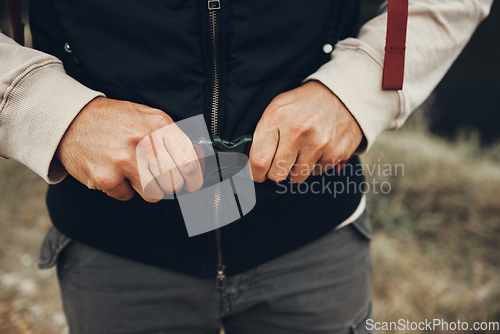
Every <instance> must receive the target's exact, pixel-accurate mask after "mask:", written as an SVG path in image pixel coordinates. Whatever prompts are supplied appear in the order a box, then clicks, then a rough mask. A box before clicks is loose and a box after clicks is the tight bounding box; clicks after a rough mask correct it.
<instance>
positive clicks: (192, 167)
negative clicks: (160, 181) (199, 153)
mask: <svg viewBox="0 0 500 334" xmlns="http://www.w3.org/2000/svg"><path fill="white" fill-rule="evenodd" d="M198 167H199V164H198V161H197V160H194V159H191V158H190V159H186V160H185V161H184V163H183V164H182V165H181V166H180V168H179V169H180V172H181V173H182V174H183V175H193V174H196V172H197V171H198V169H199V168H198Z"/></svg>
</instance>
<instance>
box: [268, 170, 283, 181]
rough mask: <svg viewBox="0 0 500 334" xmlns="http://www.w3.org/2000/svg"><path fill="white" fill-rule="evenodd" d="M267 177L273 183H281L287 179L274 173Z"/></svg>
mask: <svg viewBox="0 0 500 334" xmlns="http://www.w3.org/2000/svg"><path fill="white" fill-rule="evenodd" d="M267 177H268V178H269V179H270V180H272V181H275V182H281V181H284V180H285V179H286V177H287V175H284V174H281V173H276V172H270V173H268V175H267Z"/></svg>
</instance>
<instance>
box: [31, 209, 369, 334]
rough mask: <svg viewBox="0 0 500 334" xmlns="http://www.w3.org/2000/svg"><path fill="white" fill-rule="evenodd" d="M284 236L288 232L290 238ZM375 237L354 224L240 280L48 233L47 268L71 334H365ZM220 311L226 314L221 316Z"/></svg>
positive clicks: (361, 222) (43, 261) (363, 224)
mask: <svg viewBox="0 0 500 334" xmlns="http://www.w3.org/2000/svg"><path fill="white" fill-rule="evenodd" d="M283 237H284V238H285V237H286V235H284V236H283ZM370 237H371V233H370V226H369V221H368V218H367V215H366V212H365V213H364V214H363V216H362V217H361V218H359V219H358V221H356V222H355V223H354V224H351V225H348V226H346V227H343V228H341V229H339V230H337V231H332V232H330V233H328V234H327V235H325V236H323V237H322V238H320V239H319V240H317V241H314V242H312V243H310V244H308V245H306V246H304V247H302V248H300V249H297V250H295V251H293V252H291V253H288V254H286V255H284V256H281V257H279V258H276V259H274V260H272V261H270V262H267V263H265V264H263V265H261V266H259V267H257V268H255V269H252V270H250V271H248V272H245V273H242V274H240V275H237V276H234V277H229V278H228V279H227V282H226V285H225V288H224V290H223V291H222V293H221V294H219V293H218V292H217V291H216V288H215V279H213V280H212V279H208V280H207V279H199V278H196V277H192V276H189V275H185V274H182V273H178V272H174V271H170V270H165V269H161V268H157V267H153V266H149V265H146V264H142V263H138V262H134V261H130V260H127V259H123V258H120V257H116V256H113V255H110V254H107V253H104V252H101V251H99V250H96V249H94V248H91V247H89V246H86V245H84V244H82V243H79V242H75V241H71V240H69V239H67V238H66V237H64V236H62V235H61V234H60V233H58V232H57V231H55V232H54V231H52V232H51V231H49V233H48V235H47V237H46V240H45V241H44V244H43V246H42V252H41V257H40V266H41V267H50V266H51V265H53V264H54V263H55V262H57V271H58V277H59V283H60V288H61V292H62V299H63V307H64V312H65V314H66V317H67V321H68V325H69V328H70V333H71V334H101V333H102V334H113V333H134V334H135V333H176V334H191V333H192V334H202V333H211V334H215V333H219V323H220V319H221V318H222V321H223V324H224V327H225V332H226V334H244V333H251V334H268V333H269V334H271V333H272V334H282V333H283V334H285V333H290V334H299V333H300V334H302V333H303V334H305V333H329V334H337V333H339V334H340V333H343V334H344V333H354V334H357V333H366V332H367V331H366V329H365V322H366V319H367V318H369V317H370V315H371V302H370V301H371V299H370V282H371V264H370V252H369V239H370ZM221 313H222V314H221Z"/></svg>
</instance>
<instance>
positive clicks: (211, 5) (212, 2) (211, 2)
mask: <svg viewBox="0 0 500 334" xmlns="http://www.w3.org/2000/svg"><path fill="white" fill-rule="evenodd" d="M216 9H220V0H208V10H216Z"/></svg>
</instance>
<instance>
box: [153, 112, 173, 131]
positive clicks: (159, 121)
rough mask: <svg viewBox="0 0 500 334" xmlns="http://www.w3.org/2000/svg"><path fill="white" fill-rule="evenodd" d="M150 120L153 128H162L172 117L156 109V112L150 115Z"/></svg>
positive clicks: (168, 123)
mask: <svg viewBox="0 0 500 334" xmlns="http://www.w3.org/2000/svg"><path fill="white" fill-rule="evenodd" d="M150 121H151V122H152V124H153V126H154V128H155V129H160V128H164V127H166V126H168V125H170V124H172V123H173V121H172V118H170V116H168V115H167V114H165V113H164V112H163V111H158V113H157V114H154V115H152V116H151V119H150Z"/></svg>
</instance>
